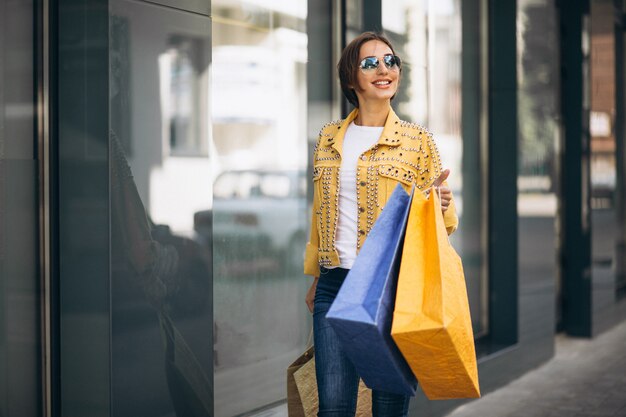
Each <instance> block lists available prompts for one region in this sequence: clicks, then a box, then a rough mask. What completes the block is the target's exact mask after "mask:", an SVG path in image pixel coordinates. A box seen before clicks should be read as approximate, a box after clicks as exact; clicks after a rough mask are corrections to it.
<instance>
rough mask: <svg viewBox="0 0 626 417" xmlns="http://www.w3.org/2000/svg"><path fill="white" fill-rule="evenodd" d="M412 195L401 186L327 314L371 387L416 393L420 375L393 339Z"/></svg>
mask: <svg viewBox="0 0 626 417" xmlns="http://www.w3.org/2000/svg"><path fill="white" fill-rule="evenodd" d="M411 198H412V195H411V196H409V195H408V194H407V193H406V191H404V189H403V188H402V186H401V185H398V186H397V187H396V188H395V190H394V191H393V194H392V195H391V197H389V200H388V201H387V204H386V205H385V208H384V210H383V211H382V213H381V214H380V216H378V219H377V220H376V223H374V226H373V227H372V230H371V231H370V233H369V235H368V237H367V239H365V243H363V247H362V248H361V251H360V252H359V255H358V256H357V258H356V260H355V262H354V265H353V266H352V269H351V270H350V272H349V273H348V276H347V277H346V279H345V281H344V283H343V285H342V286H341V289H340V290H339V292H338V293H337V297H336V298H335V301H334V302H333V304H332V306H331V307H330V310H329V311H328V313H327V314H326V318H327V319H328V321H329V323H330V325H331V326H332V328H333V329H334V330H335V333H336V334H337V337H338V339H339V342H340V344H341V346H342V349H343V350H344V352H345V353H346V355H347V356H348V358H350V360H351V361H352V363H353V364H354V366H355V367H356V370H357V372H358V374H359V376H360V377H361V378H362V379H363V382H365V385H367V386H368V387H369V388H372V389H376V390H381V391H386V392H392V393H396V394H405V395H415V389H416V388H417V380H416V379H415V376H414V375H413V372H411V368H410V367H409V365H408V364H407V362H406V361H405V360H404V358H403V357H402V354H401V353H400V351H399V350H398V348H397V346H396V344H395V343H394V341H393V339H392V338H391V320H392V318H393V310H394V306H395V297H396V285H397V280H398V272H399V268H400V257H401V255H402V243H403V240H404V232H405V229H406V224H407V219H408V216H409V207H410V205H411V204H410V202H411Z"/></svg>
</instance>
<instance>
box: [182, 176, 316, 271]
mask: <svg viewBox="0 0 626 417" xmlns="http://www.w3.org/2000/svg"><path fill="white" fill-rule="evenodd" d="M213 197H214V201H213V210H212V213H211V211H210V210H206V211H202V212H198V213H196V215H195V225H194V228H195V230H196V232H197V233H198V234H199V235H201V236H203V237H204V238H205V239H211V238H212V240H213V252H214V261H215V265H216V267H217V268H218V270H219V268H227V271H223V270H222V272H225V273H226V274H228V275H246V274H247V273H258V272H259V271H263V270H265V271H267V272H272V271H274V272H275V271H277V270H279V269H281V268H284V267H286V268H288V270H289V271H290V272H296V271H298V270H301V269H302V261H303V256H304V247H305V240H306V226H307V225H306V217H307V216H306V210H307V203H306V178H305V173H304V171H298V170H285V171H279V170H275V171H274V170H262V171H259V170H242V171H226V172H223V173H222V174H220V175H219V176H218V177H217V178H216V180H215V183H214V187H213ZM211 215H212V216H213V217H212V222H211ZM211 223H212V226H211ZM211 231H212V235H211Z"/></svg>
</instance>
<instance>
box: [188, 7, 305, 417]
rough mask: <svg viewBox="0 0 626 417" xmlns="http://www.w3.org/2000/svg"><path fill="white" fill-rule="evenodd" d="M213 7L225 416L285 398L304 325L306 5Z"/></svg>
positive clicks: (219, 393) (220, 380)
mask: <svg viewBox="0 0 626 417" xmlns="http://www.w3.org/2000/svg"><path fill="white" fill-rule="evenodd" d="M212 10H213V20H212V21H213V67H212V106H211V108H212V119H213V126H212V127H213V143H214V146H215V150H216V158H215V160H216V166H217V169H216V171H217V172H216V176H215V181H214V201H213V213H212V215H213V230H212V241H213V250H214V277H215V280H214V292H215V297H214V299H215V308H214V311H215V329H214V331H215V352H214V363H215V389H216V391H215V401H216V404H215V413H216V415H217V416H232V415H238V414H242V413H248V412H251V411H253V410H255V409H258V408H261V407H264V406H267V405H268V404H271V403H275V402H277V401H280V400H282V399H284V398H285V396H286V392H285V373H284V372H285V369H286V368H287V366H288V365H289V364H290V363H291V362H292V361H293V360H294V359H295V358H296V357H297V356H298V355H299V354H300V353H301V351H302V350H303V349H304V345H305V343H306V339H307V336H308V333H309V329H310V324H309V320H310V319H309V317H310V315H309V314H308V310H307V309H306V306H305V304H304V294H305V292H306V288H307V285H308V284H310V281H308V280H307V279H306V278H305V277H304V276H303V274H302V261H303V253H304V244H305V241H306V232H305V230H306V217H307V207H306V196H305V187H304V184H306V180H305V174H304V172H305V170H306V164H307V152H306V144H307V139H306V133H307V132H306V115H307V107H306V98H307V97H306V72H305V63H306V61H307V35H306V25H305V19H306V14H307V2H306V1H304V0H298V1H285V0H273V1H260V0H250V1H245V2H232V1H226V0H217V1H214V2H212ZM209 215H210V213H209V212H208V211H204V212H201V213H198V214H197V218H198V219H199V223H202V221H201V220H200V219H202V218H206V217H207V216H209ZM203 231H204V232H208V229H206V228H204V229H203ZM207 237H209V236H207Z"/></svg>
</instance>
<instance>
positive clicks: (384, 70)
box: [376, 61, 389, 74]
mask: <svg viewBox="0 0 626 417" xmlns="http://www.w3.org/2000/svg"><path fill="white" fill-rule="evenodd" d="M376 72H377V73H378V74H387V73H388V72H389V68H387V65H385V63H384V62H383V61H379V62H378V67H377V68H376Z"/></svg>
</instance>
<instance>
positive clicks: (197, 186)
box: [0, 0, 626, 417]
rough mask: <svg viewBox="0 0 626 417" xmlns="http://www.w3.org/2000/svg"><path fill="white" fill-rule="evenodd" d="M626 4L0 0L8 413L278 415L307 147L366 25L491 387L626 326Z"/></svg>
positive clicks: (2, 350)
mask: <svg viewBox="0 0 626 417" xmlns="http://www.w3.org/2000/svg"><path fill="white" fill-rule="evenodd" d="M625 11H626V2H624V1H621V0H620V1H612V2H611V1H608V0H587V1H575V2H569V3H568V4H567V7H565V6H562V5H559V3H558V2H556V1H555V0H519V1H517V2H512V1H487V0H467V1H461V0H425V1H409V0H401V1H397V0H393V1H391V0H389V1H388V0H337V1H331V0H320V1H318V0H315V1H314V0H308V1H305V0H271V1H265V0H263V1H261V0H212V1H198V0H150V1H143V0H56V1H51V0H40V1H36V2H19V1H11V0H0V416H20V417H31V416H32V417H39V416H54V417H57V416H68V417H70V416H81V417H83V416H84V417H87V416H115V417H125V416H151V417H152V416H164V417H165V416H168V417H170V416H178V417H182V416H193V417H195V416H198V417H200V416H213V415H215V416H219V417H230V416H242V415H246V416H250V415H262V414H263V415H287V408H286V403H285V401H286V368H287V366H288V365H289V364H290V363H291V362H293V360H294V359H296V358H297V357H298V356H299V355H300V354H301V353H302V352H303V351H304V350H305V349H306V348H307V344H308V336H309V334H310V331H311V318H310V314H309V313H308V310H307V308H306V306H305V304H304V296H305V293H306V290H307V289H308V286H309V284H310V277H305V276H304V275H303V273H302V262H303V255H304V246H305V243H306V239H307V236H308V227H309V224H308V222H309V219H310V210H311V201H312V191H311V178H312V172H313V167H312V161H311V155H312V150H313V147H314V146H315V143H316V141H317V136H318V132H319V130H320V128H321V127H322V126H323V125H324V124H325V123H327V122H329V121H332V120H337V119H340V118H342V117H344V116H345V115H346V114H347V113H348V112H349V111H350V110H351V108H350V107H349V105H348V103H347V102H346V101H345V100H344V99H343V97H342V95H341V90H340V88H339V84H338V80H337V76H336V62H337V61H338V58H339V55H340V52H341V49H342V48H343V46H345V45H346V44H347V43H348V42H349V41H350V40H351V39H352V38H354V37H355V36H356V35H357V34H359V33H360V32H362V31H365V30H376V31H382V32H384V33H385V34H386V35H387V36H388V37H389V38H390V39H391V40H392V42H393V43H394V45H395V47H396V49H397V53H398V55H400V56H401V57H402V60H403V74H402V83H401V86H400V90H399V92H398V94H397V97H396V98H395V99H394V101H393V106H394V109H395V110H396V112H397V113H398V114H399V115H400V117H401V118H403V119H406V120H410V121H412V122H416V123H419V124H422V125H424V126H426V127H428V129H429V130H430V131H431V132H432V133H433V135H434V137H435V141H436V143H437V145H438V147H439V150H440V153H441V155H442V159H443V162H444V165H445V166H446V167H447V168H450V170H451V172H452V174H451V177H450V180H449V183H450V185H451V187H452V189H453V192H454V194H455V199H456V205H457V209H458V214H459V219H460V226H459V229H458V230H457V232H455V234H453V235H452V237H451V243H452V244H453V245H454V246H455V248H456V249H457V251H458V252H459V254H460V255H461V257H462V259H463V263H464V268H465V276H466V280H467V290H468V297H469V301H470V309H471V315H472V324H473V328H474V334H475V337H476V348H477V349H476V350H477V354H478V356H479V368H480V377H481V386H482V391H483V393H486V392H489V391H491V390H493V389H495V388H498V387H499V386H502V385H503V384H506V383H507V382H508V381H510V380H512V379H514V378H516V377H518V376H520V375H522V374H523V373H524V372H526V371H528V370H530V369H533V368H535V367H536V366H538V365H540V364H541V363H544V362H545V361H547V360H549V359H550V358H551V357H552V356H553V354H554V338H555V335H556V334H561V333H563V334H566V335H573V336H584V337H595V336H596V335H598V334H599V333H601V332H602V331H604V330H606V329H608V328H610V327H611V326H613V325H614V324H616V323H618V322H620V321H623V320H624V319H625V318H626V301H624V294H625V293H626V273H625V272H624V268H625V267H624V259H626V256H625V253H624V251H625V247H626V245H625V243H624V242H626V221H625V219H624V216H625V215H626V214H625V213H626V206H625V199H626V190H625V188H624V184H625V183H626V182H625V173H624V168H625V161H624V157H625V150H624V149H625V147H624V137H625V135H626V128H625V123H626V119H625V118H624V116H623V115H624V102H625V100H624V98H625V97H626V89H625V85H626V83H625V82H624V79H625V78H626V68H625V67H624V64H623V63H624V35H623V28H622V19H621V16H622V14H623V13H624V12H625ZM616 16H617V17H620V19H617V20H615V17H616ZM615 22H617V23H615ZM581 115H582V117H581ZM460 403H461V402H459V401H436V402H429V401H428V400H427V399H426V398H425V396H424V395H423V394H422V393H421V392H419V393H418V395H417V397H416V398H415V399H414V400H412V402H411V409H410V414H411V415H416V416H417V415H422V414H429V415H436V416H443V415H445V414H446V413H447V412H449V411H450V410H452V409H453V408H454V407H456V406H458V405H459V404H460Z"/></svg>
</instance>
